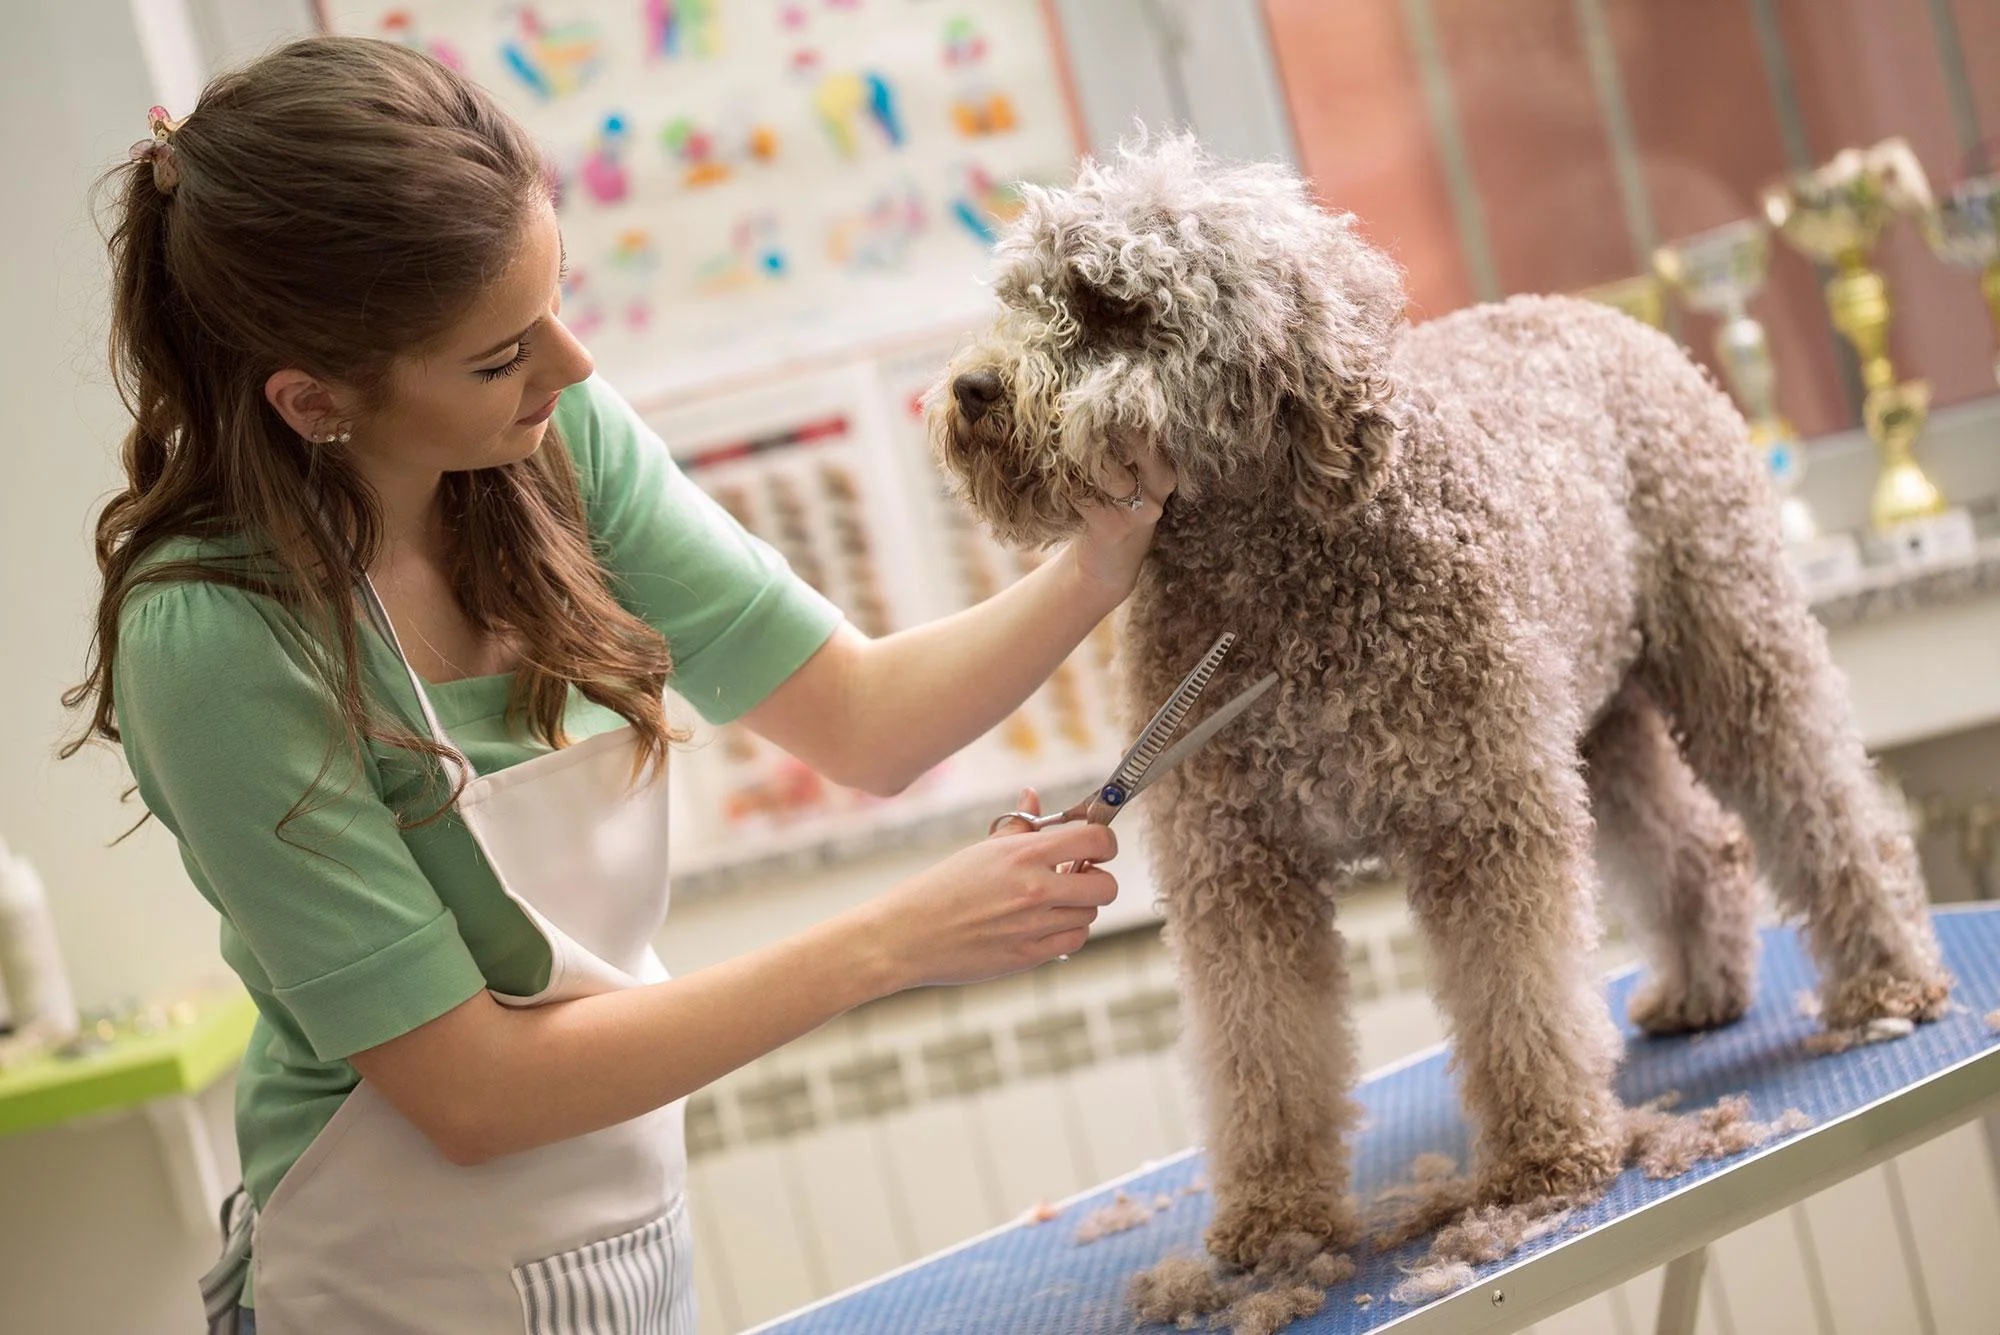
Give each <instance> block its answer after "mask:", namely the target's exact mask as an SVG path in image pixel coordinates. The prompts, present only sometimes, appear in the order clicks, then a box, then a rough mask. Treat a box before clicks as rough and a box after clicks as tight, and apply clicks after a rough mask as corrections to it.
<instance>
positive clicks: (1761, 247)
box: [1653, 218, 1859, 564]
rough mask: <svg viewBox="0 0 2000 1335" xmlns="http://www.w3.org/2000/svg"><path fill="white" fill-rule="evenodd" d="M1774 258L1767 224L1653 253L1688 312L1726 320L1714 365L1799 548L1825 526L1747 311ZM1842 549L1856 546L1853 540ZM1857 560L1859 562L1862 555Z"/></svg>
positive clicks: (1762, 340) (1767, 354)
mask: <svg viewBox="0 0 2000 1335" xmlns="http://www.w3.org/2000/svg"><path fill="white" fill-rule="evenodd" d="M1770 258H1771V242H1770V234H1769V233H1768V232H1766V231H1765V229H1764V224H1763V221H1762V220H1761V219H1753V218H1746V219H1744V220H1742V221H1740V222H1733V223H1726V224H1724V225H1723V226H1721V227H1717V228H1713V229H1711V230H1709V231H1706V232H1701V233H1698V234H1697V235H1694V236H1691V237H1688V238H1686V239H1685V240H1682V241H1676V242H1674V243H1672V244H1671V245H1665V246H1661V247H1660V248H1659V249H1658V250H1656V251H1654V252H1653V271H1654V272H1655V273H1657V274H1659V276H1660V279H1661V281H1663V282H1664V283H1666V284H1667V285H1668V286H1670V287H1672V288H1673V289H1674V290H1675V291H1676V292H1678V293H1680V297H1681V300H1682V302H1684V303H1685V304H1686V305H1687V306H1688V308H1689V309H1690V310H1697V311H1701V312H1703V313H1704V314H1707V315H1716V316H1720V317H1721V319H1722V323H1721V325H1720V326H1719V327H1718V328H1717V329H1716V331H1715V356H1716V360H1717V361H1719V362H1720V363H1721V364H1722V371H1723V375H1724V376H1725V377H1726V378H1727V379H1728V381H1729V388H1730V390H1731V391H1732V392H1733V393H1734V394H1735V395H1736V401H1737V403H1738V404H1740V405H1741V406H1742V408H1743V415H1744V416H1745V417H1746V418H1748V419H1749V422H1750V443H1751V444H1752V445H1755V446H1757V447H1758V448H1759V449H1761V450H1763V451H1764V458H1765V461H1766V463H1768V464H1769V466H1770V469H1771V478H1772V481H1774V482H1775V483H1776V484H1777V487H1778V495H1779V504H1778V523H1779V527H1780V529H1781V530H1782V531H1783V533H1784V535H1785V541H1786V542H1787V543H1789V544H1792V545H1793V546H1795V547H1799V546H1804V545H1805V544H1809V543H1813V542H1815V541H1817V540H1818V539H1819V537H1820V533H1819V524H1818V523H1817V522H1816V521H1815V520H1814V519H1813V514H1812V510H1811V508H1810V507H1809V506H1807V504H1806V501H1805V497H1803V496H1801V495H1799V494H1798V488H1799V480H1800V478H1801V477H1802V476H1803V475H1804V472H1805V461H1804V459H1803V457H1802V456H1801V454H1800V452H1799V440H1798V433H1797V432H1795V431H1793V430H1792V424H1791V423H1790V422H1787V421H1786V420H1785V419H1784V417H1783V416H1781V415H1780V414H1779V412H1778V404H1777V397H1776V395H1777V370H1776V368H1775V367H1773V366H1772V364H1771V344H1770V341H1769V340H1768V339H1767V338H1766V337H1765V336H1764V326H1763V325H1761V324H1759V323H1757V320H1756V318H1755V317H1753V316H1752V315H1751V314H1750V311H1749V303H1750V299H1751V298H1752V297H1754V296H1756V295H1757V294H1758V293H1759V292H1760V291H1762V290H1763V287H1764V275H1765V272H1766V270H1767V269H1768V268H1769V266H1770ZM1844 545H1845V546H1847V547H1848V548H1849V549H1852V548H1853V542H1852V540H1851V539H1849V540H1848V541H1847V543H1846V544H1844ZM1855 556H1856V563H1857V564H1858V557H1859V553H1858V551H1856V552H1855Z"/></svg>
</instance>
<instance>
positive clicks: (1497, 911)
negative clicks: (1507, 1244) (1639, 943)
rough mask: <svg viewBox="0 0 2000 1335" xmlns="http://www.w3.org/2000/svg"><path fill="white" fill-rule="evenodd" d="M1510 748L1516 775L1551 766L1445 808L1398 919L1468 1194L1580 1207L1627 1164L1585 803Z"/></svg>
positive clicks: (1502, 774)
mask: <svg viewBox="0 0 2000 1335" xmlns="http://www.w3.org/2000/svg"><path fill="white" fill-rule="evenodd" d="M1551 746H1553V742H1551ZM1508 749H1509V751H1510V752H1512V753H1514V754H1515V755H1518V756H1519V757H1520V760H1521V763H1522V765H1523V766H1526V765H1530V764H1532V763H1533V762H1534V760H1535V759H1536V758H1537V755H1538V754H1539V756H1540V757H1541V758H1542V759H1544V760H1546V761H1548V762H1549V763H1547V764H1546V766H1545V767H1544V768H1540V769H1526V771H1525V772H1522V770H1521V769H1516V768H1515V767H1512V766H1510V767H1508V768H1507V769H1506V770H1501V771H1496V772H1493V773H1490V774H1488V775H1486V776H1485V777H1484V779H1483V780H1482V782H1481V785H1480V789H1479V790H1478V791H1475V792H1469V793H1457V794H1453V795H1452V798H1451V800H1452V803H1453V809H1452V811H1451V812H1450V813H1449V815H1448V817H1447V818H1446V819H1443V820H1442V821H1440V823H1439V824H1438V825H1436V826H1435V827H1434V828H1432V829H1430V830H1429V831H1427V832H1426V833H1425V834H1424V835H1423V836H1422V838H1423V839H1424V843H1423V844H1421V845H1420V846H1418V847H1416V848H1414V849H1412V850H1411V852H1412V856H1411V868H1410V872H1411V875H1410V907H1411V909H1412V911H1413V913H1414V914H1415V916H1416V920H1417V924H1418V926H1419V928H1420V930H1421V931H1422V933H1423V936H1424V940H1425V943H1426V945H1427V946H1428V949H1429V955H1430V965H1431V968H1430V972H1431V980H1432V981H1431V989H1432V993H1433V995H1434V996H1435V997H1436V998H1437V1000H1438V1002H1439V1004H1440V1006H1441V1008H1442V1009H1443V1011H1444V1014H1445V1018H1446V1021H1447V1023H1448V1024H1449V1027H1450V1029H1451V1034H1452V1055H1453V1062H1454V1065H1455V1068H1456V1071H1457V1074H1458V1081H1459V1092H1460V1097H1461V1099H1462V1100H1463V1102H1464V1105H1465V1109H1466V1112H1467V1114H1468V1120H1469V1121H1470V1122H1471V1123H1472V1126H1473V1132H1474V1159H1475V1171H1476V1176H1477V1179H1478V1191H1479V1195H1480V1197H1481V1198H1482V1199H1483V1200H1486V1201H1494V1202H1525V1201H1531V1200H1545V1199H1548V1198H1569V1199H1583V1198H1588V1197H1590V1196H1593V1195H1595V1194H1596V1193H1597V1192H1598V1191H1599V1190H1600V1189H1601V1188H1602V1187H1603V1186H1604V1185H1605V1183H1607V1182H1609V1181H1610V1180H1611V1178H1612V1177H1613V1176H1615V1175H1616V1174H1617V1172H1618V1170H1619V1167H1620V1164H1621V1161H1622V1158H1623V1152H1624V1145H1623V1139H1622V1136H1621V1134H1620V1117H1619V1107H1618V1102H1617V1099H1616V1097H1615V1096H1614V1095H1613V1093H1612V1088H1611V1076H1612V1070H1613V1067H1614V1065H1615V1064H1616V1061H1617V1057H1618V1050H1619V1041H1618V1031H1617V1028H1616V1026H1614V1025H1613V1024H1612V1021H1611V1010H1610V1006H1609V1004H1608V1003H1607V1002H1606V1000H1605V998H1604V994H1603V992H1602V991H1601V990H1600V989H1599V987H1598V983H1597V979H1596V978H1595V977H1594V976H1593V973H1592V969H1591V950H1592V947H1593V945H1594V944H1595V941H1596V919H1595V916H1594V914H1595V904H1594V902H1593V901H1594V893H1593V888H1592V885H1591V867H1590V856H1589V844H1590V816H1589V797H1588V794H1587V792H1586V791H1585V788H1584V784H1583V778H1582V776H1581V775H1580V774H1579V773H1577V771H1576V770H1575V769H1574V768H1572V767H1570V766H1564V765H1561V764H1559V763H1554V762H1555V757H1556V755H1557V754H1559V753H1558V752H1555V751H1552V750H1551V749H1550V748H1549V747H1543V746H1537V745H1534V744H1525V745H1521V746H1513V747H1509V748H1508ZM1570 751H1571V754H1572V755H1574V748H1573V745H1572V746H1571V748H1570Z"/></svg>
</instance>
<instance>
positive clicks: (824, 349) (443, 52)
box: [321, 0, 1078, 403]
mask: <svg viewBox="0 0 2000 1335" xmlns="http://www.w3.org/2000/svg"><path fill="white" fill-rule="evenodd" d="M321 9H322V14H323V19H324V22H325V25H326V27H327V28H328V29H329V30H330V31H334V32H340V33H348V34H355V35H365V36H374V37H381V38H384V39H387V40H391V41H398V42H404V43H406V44H408V45H411V46H414V47H417V48H418V49H420V50H424V51H428V52H429V53H431V54H432V55H435V56H436V57H437V58H438V59H440V60H442V61H444V62H445V63H447V64H449V65H451V66H452V67H453V68H455V69H458V70H460V71H462V72H463V73H465V74H467V75H468V76H470V77H471V78H474V79H476V80H478V81H479V82H480V83H481V84H483V85H484V86H485V87H487V88H488V89H490V90H491V91H492V92H493V93H495V94H496V95H497V96H498V97H499V98H500V100H501V101H502V102H503V103H504V104H505V105H506V106H507V108H508V109H509V110H510V111H511V112H512V113H513V114H514V115H516V116H518V117H519V118H520V119H521V121H522V122H523V123H524V124H525V125H527V126H528V127H529V129H530V130H531V131H532V132H533V133H534V134H535V136H536V138H537V139H538V141H539V142H540V143H541V145H542V147H543V152H544V154H545V155H546V158H547V162H548V168H549V174H550V183H551V187H552V191H553V193H554V195H555V197H556V198H557V199H558V201H559V203H558V215H559V217H560V219H561V222H562V227H563V239H564V245H565V248H566V249H567V251H568V254H569V258H570V263H571V266H572V269H573V270H574V271H575V272H574V273H573V275H572V277H571V280H570V291H569V293H568V294H567V296H566V301H567V303H568V306H567V308H566V309H568V310H569V311H570V313H571V318H572V319H573V320H574V321H575V323H576V324H577V327H578V331H579V333H580V334H581V335H582V336H583V337H584V339H585V341H586V342H587V343H588V344H589V345H590V348H591V350H592V352H593V353H594V354H595V355H596V357H597V359H598V363H599V365H600V367H602V369H603V370H604V371H605V373H606V374H607V375H609V376H611V377H613V378H614V379H615V380H616V381H617V382H618V383H619V385H620V386H621V387H622V388H623V389H624V391H625V393H626V394H627V395H628V396H630V397H632V398H633V399H634V400H636V401H639V402H642V403H645V402H654V401H665V400H667V399H671V398H673V397H676V396H678V395H680V394H683V393H686V392H688V391H691V390H696V389H698V388H700V387H701V386H703V385H705V384H709V383H713V382H715V381H717V380H735V379H738V378H741V377H743V376H746V375H756V374H759V373H761V372H767V371H770V370H773V369H775V368H777V367H779V366H782V365H784V364H786V363H789V362H794V361H797V360H800V359H813V358H818V357H822V356H826V355H829V354H840V353H860V352H865V351H866V349H867V348H868V347H870V346H871V345H873V344H877V343H880V342H883V341H885V340H903V339H907V338H908V337H910V336H913V335H919V334H924V333H928V332H930V331H934V330H939V329H943V328H948V327H950V326H951V325H953V324H958V325H964V324H969V323H972V322H975V321H977V320H978V319H979V318H981V316H982V315H983V313H984V311H985V310H986V308H987V307H986V303H987V300H988V298H987V295H986V291H985V287H984V281H983V280H984V278H985V275H986V272H987V252H988V250H989V248H990V246H991V244H992V240H993V237H994V234H995V229H996V228H997V227H998V226H999V225H1001V224H1002V223H1004V221H1005V220H1006V219H1007V218H1008V217H1009V216H1011V213H1012V211H1013V209H1014V208H1015V207H1016V206H1017V200H1018V187H1019V184H1020V183H1021V182H1023V181H1054V180H1060V179H1063V178H1064V177H1066V176H1067V175H1068V174H1069V172H1070V170H1071V168H1072V165H1073V163H1074V159H1075V156H1076V152H1077V148H1078V139H1077V134H1076V129H1075V125H1074V122H1073V117H1072V113H1071V110H1070V101H1069V96H1068V90H1067V87H1066V85H1065V76H1064V74H1063V72H1062V71H1061V70H1060V68H1059V67H1058V64H1057V58H1056V51H1057V49H1058V47H1057V44H1056V42H1055V41H1054V40H1053V34H1052V32H1051V30H1050V27H1049V25H1050V23H1052V21H1053V20H1052V17H1051V15H1050V13H1049V10H1048V7H1047V6H1046V5H1045V4H1044V3H1043V2H1042V0H981V2H980V3H977V4H975V3H972V0H956V2H953V0H945V2H943V3H940V2H939V0H536V2H535V3H531V4H521V3H507V2H506V0H400V2H399V3H396V4H393V5H389V4H384V3H381V0H375V2H374V3H353V2H352V0H322V5H321Z"/></svg>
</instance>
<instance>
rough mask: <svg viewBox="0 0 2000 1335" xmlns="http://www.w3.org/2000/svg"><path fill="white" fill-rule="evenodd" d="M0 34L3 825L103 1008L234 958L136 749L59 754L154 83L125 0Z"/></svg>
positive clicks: (75, 668) (114, 429) (74, 6)
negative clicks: (122, 277)
mask: <svg viewBox="0 0 2000 1335" xmlns="http://www.w3.org/2000/svg"><path fill="white" fill-rule="evenodd" d="M9 10H10V14H9V27H10V29H11V32H10V33H9V40H8V41H7V42H5V43H0V118H4V119H0V124H5V125H7V126H9V127H10V129H9V131H8V133H7V134H6V135H4V136H0V161H4V165H5V175H4V177H0V179H4V181H5V182H6V186H5V189H6V191H7V193H8V194H9V195H10V196H11V198H10V199H9V201H8V204H7V206H6V208H5V209H4V211H0V310H4V311H5V313H6V314H5V318H4V319H0V403H4V404H5V405H6V407H5V410H4V411H5V421H6V430H7V437H8V449H7V463H6V468H5V472H4V473H0V646H4V652H0V700H4V701H5V702H6V707H5V708H4V709H0V833H4V834H5V836H6V838H7V839H8V841H9V842H10V843H11V844H12V845H13V846H14V847H15V848H16V849H17V850H18V851H20V852H22V853H24V854H26V855H27V856H28V857H29V858H31V859H32V860H33V861H34V862H35V863H36V865H37V866H38V867H40V868H41V870H42V873H43V879H44V880H45V881H46V882H47V883H48V887H49V893H50V897H51V899H52V901H53V903H54V911H55V916H56V924H57V930H58V932H59V934H60V936H61V939H62V942H63V945H64V948H65V950H66V952H67V955H68V958H69V961H70V966H71V969H72V971H73V973H74V975H75V980H76V984H77V989H78V994H79V998H80V1000H81V1001H82V1002H83V1003H84V1004H85V1005H91V1004H104V1003H110V1002H113V1001H116V1000H118V999H120V998H124V997H151V996H154V995H159V994H168V993H172V992H174V991H176V990H178V989H181V988H183V987H186V986H188V985H190V984H192V983H195V982H198V981H200V980H201V979H202V978H203V977H204V976H210V975H214V974H216V973H217V972H218V971H220V969H221V964H220V961H219V959H218V957H217V955H216V949H215V920H214V915H213V913H212V912H210V910H209V909H208V907H207V905H205V904H203V903H202V902H201V900H200V899H199V898H198V897H197V896H196V895H195V894H194V893H193V891H192V890H191V889H190V888H189V887H188V884H187V881H186V879H185V877H183V875H182V874H181V870H180V865H179V861H178V859H177V857H176V856H175V853H174V850H173V847H172V841H171V840H170V839H168V838H167V837H165V836H164V834H163V832H162V831H160V830H158V829H157V828H154V827H151V826H149V827H148V828H146V829H144V830H142V831H140V832H139V833H138V834H137V835H135V836H134V837H133V838H131V839H129V840H127V841H126V842H125V843H124V844H122V845H119V846H118V847H116V848H112V847H109V845H110V843H111V841H112V840H113V839H114V838H116V837H117V835H118V834H119V832H120V831H122V830H123V829H124V828H125V827H126V826H127V825H129V824H130V823H131V822H132V821H133V820H134V819H136V817H137V814H138V811H137V808H136V806H132V805H126V806H121V805H120V803H119V800H118V794H119V792H120V790H121V789H122V788H123V787H124V785H125V784H126V783H127V782H129V780H128V779H127V778H126V771H125V768H124V762H123V758H122V757H118V756H115V755H111V754H105V753H103V752H95V753H86V754H85V755H82V756H79V757H78V758H76V759H74V760H70V761H66V762H61V763H58V762H57V761H56V759H55V754H54V753H55V748H56V745H57V743H58V740H59V739H60V738H61V737H62V736H64V735H65V734H66V732H67V731H68V730H69V729H71V728H72V727H73V726H74V725H75V722H76V720H75V719H74V718H71V717H68V716H66V715H65V713H64V711H63V709H62V706H61V704H60V702H59V700H58V696H59V695H60V694H61V693H62V691H63V690H64V688H66V687H67V686H69V685H70V684H72V683H74V682H75V681H77V680H78V678H79V677H80V675H81V672H82V665H83V657H84V651H85V646H86V644H87V642H88V638H89V633H90V609H91V606H92V604H93V601H94V599H95V596H96V591H97V574H96V569H95V565H94V563H93V560H92V556H91V550H90V538H89V523H90V519H91V517H92V516H93V514H94V512H95V511H96V510H97V509H98V507H99V506H100V504H101V502H102V501H103V500H104V499H105V498H106V497H107V496H108V495H109V494H110V493H111V491H112V490H113V489H114V487H115V486H116V483H117V480H118V476H119V474H118V470H117V467H116V452H117V443H118V439H119V434H120V428H121V419H122V418H123V409H122V408H121V406H120V404H119V402H118V399H117V396H116V394H115V393H114V391H113V389H112V387H111V383H110V379H109V376H108V373H107V371H106V368H105V357H104V339H105V328H106V309H105V281H104V275H103V269H104V250H103V245H102V243H101V242H100V241H99V239H98V236H97V233H96V230H95V228H94V226H93V225H92V222H91V219H90V215H89V212H88V209H87V206H86V198H85V197H86V194H87V192H88V190H89V188H90V185H91V182H92V181H93V179H94V178H95V177H96V176H97V174H98V173H99V172H100V171H102V170H103V169H104V168H105V167H106V166H108V165H110V164H112V163H113V162H116V161H117V160H118V159H119V158H121V157H122V156H123V154H124V152H125V150H126V148H127V146H128V145H130V144H131V143H132V142H133V141H134V140H137V139H140V138H143V137H144V135H145V130H146V108H147V106H148V105H149V104H150V103H151V102H152V100H153V98H154V96H155V95H156V94H155V93H154V92H153V84H152V82H151V80H150V78H149V76H148V70H147V67H146V64H145V61H144V58H143V56H142V53H141V51H140V47H139V42H138V38H137V35H136V32H135V29H134V25H133V21H132V17H131V11H130V10H129V9H128V7H127V5H126V4H125V3H124V2H123V0H60V2H58V0H14V3H11V4H10V5H9Z"/></svg>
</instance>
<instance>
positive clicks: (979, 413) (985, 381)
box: [951, 371, 1006, 423]
mask: <svg viewBox="0 0 2000 1335" xmlns="http://www.w3.org/2000/svg"><path fill="white" fill-rule="evenodd" d="M1005 392H1006V387H1005V386H1004V385H1002V384H1001V383H1000V376H999V374H998V373H997V372H994V371H967V372H966V373H965V374H964V375H962V376H959V377H958V378H957V379H956V380H953V381H952V382H951V396H952V398H954V399H956V400H957V401H958V411H959V412H960V413H961V414H963V415H964V417H965V420H966V421H967V422H968V423H970V422H977V421H978V420H979V419H980V418H982V417H984V416H986V413H987V411H988V410H989V409H991V408H992V407H993V405H994V404H996V403H998V402H1000V396H1001V395H1002V394H1004V393H1005Z"/></svg>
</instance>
